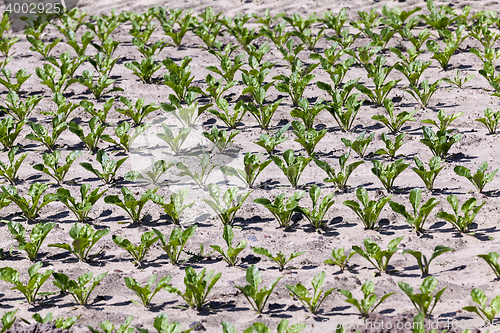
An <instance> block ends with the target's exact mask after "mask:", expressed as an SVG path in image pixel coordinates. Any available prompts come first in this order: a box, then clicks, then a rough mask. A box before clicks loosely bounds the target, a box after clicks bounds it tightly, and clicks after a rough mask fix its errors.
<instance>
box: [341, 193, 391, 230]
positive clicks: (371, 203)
mask: <svg viewBox="0 0 500 333" xmlns="http://www.w3.org/2000/svg"><path fill="white" fill-rule="evenodd" d="M356 198H358V200H359V202H360V203H361V205H360V204H359V203H358V202H357V201H354V200H346V201H344V205H346V206H347V207H349V208H351V209H352V210H353V211H354V213H356V215H358V217H359V218H360V219H361V221H362V222H363V225H364V226H365V229H377V228H375V224H376V223H377V221H378V217H379V215H380V212H382V209H383V208H384V206H385V205H386V204H387V202H389V200H391V198H392V195H389V196H386V197H383V198H381V199H379V200H378V201H375V200H370V198H369V197H368V192H367V191H366V189H364V188H363V187H358V189H357V190H356Z"/></svg>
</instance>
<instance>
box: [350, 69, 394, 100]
mask: <svg viewBox="0 0 500 333" xmlns="http://www.w3.org/2000/svg"><path fill="white" fill-rule="evenodd" d="M386 75H387V74H386V73H376V74H375V75H374V76H373V83H374V85H375V88H374V89H370V88H368V87H365V86H364V85H361V84H356V89H358V90H359V91H360V92H362V93H363V94H365V95H366V96H368V98H370V99H371V101H372V102H373V103H374V104H375V105H377V106H382V105H383V104H384V100H385V99H386V98H387V96H388V95H389V93H390V92H391V91H392V89H394V87H395V86H396V84H397V83H398V82H399V81H401V80H392V81H389V82H387V83H385V78H386Z"/></svg>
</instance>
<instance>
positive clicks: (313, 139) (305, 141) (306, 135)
mask: <svg viewBox="0 0 500 333" xmlns="http://www.w3.org/2000/svg"><path fill="white" fill-rule="evenodd" d="M292 126H293V129H294V130H293V134H294V135H295V136H296V137H297V138H296V139H295V140H294V141H295V142H298V143H300V145H301V146H302V147H304V149H305V150H306V153H307V155H308V156H311V155H313V154H314V149H315V148H316V145H317V144H318V143H319V141H320V140H321V139H323V137H324V136H325V134H326V129H322V130H320V131H317V130H315V129H314V128H310V129H308V130H306V127H305V125H304V124H303V123H301V122H300V121H298V120H294V121H292Z"/></svg>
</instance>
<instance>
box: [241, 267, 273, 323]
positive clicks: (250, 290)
mask: <svg viewBox="0 0 500 333" xmlns="http://www.w3.org/2000/svg"><path fill="white" fill-rule="evenodd" d="M281 278H282V276H278V277H277V278H276V279H274V280H273V281H271V283H270V284H269V287H267V288H266V287H263V288H260V289H259V284H261V283H262V278H261V276H260V272H259V269H258V268H257V266H255V265H251V266H249V267H248V268H247V273H246V280H247V282H248V283H249V284H247V285H246V286H244V287H240V286H236V288H238V289H239V290H240V291H241V292H242V293H243V295H245V298H246V299H247V301H248V303H250V305H251V306H252V308H253V309H254V311H255V312H257V313H258V314H262V311H263V310H264V307H265V306H266V304H267V301H268V300H269V297H270V296H271V294H272V293H273V291H274V288H275V287H276V285H277V284H278V282H279V280H281Z"/></svg>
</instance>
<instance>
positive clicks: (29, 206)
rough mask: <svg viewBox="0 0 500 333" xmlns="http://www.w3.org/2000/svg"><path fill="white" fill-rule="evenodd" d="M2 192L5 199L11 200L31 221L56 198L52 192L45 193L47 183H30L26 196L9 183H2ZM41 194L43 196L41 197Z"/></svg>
mask: <svg viewBox="0 0 500 333" xmlns="http://www.w3.org/2000/svg"><path fill="white" fill-rule="evenodd" d="M1 189H2V192H3V193H6V199H8V200H11V201H12V202H13V203H14V204H16V205H17V206H18V207H19V209H21V210H22V212H23V214H24V216H25V217H26V219H27V220H28V221H33V220H35V218H36V217H37V216H38V213H39V212H40V210H41V209H42V208H43V207H45V206H46V205H48V204H49V203H51V202H52V201H55V200H56V199H57V197H56V195H55V194H54V193H48V194H45V195H43V194H44V193H45V191H47V189H48V185H46V184H42V183H34V184H31V185H30V187H29V189H28V197H29V199H26V198H25V197H22V196H20V195H19V194H18V193H17V189H16V188H15V187H14V186H11V185H2V187H1ZM42 196H43V197H42Z"/></svg>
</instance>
